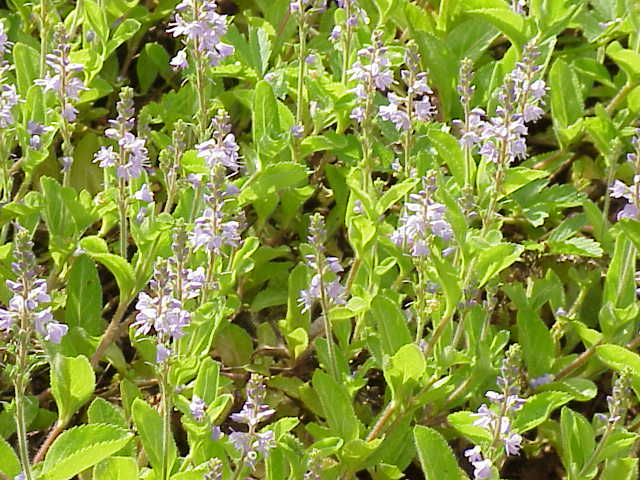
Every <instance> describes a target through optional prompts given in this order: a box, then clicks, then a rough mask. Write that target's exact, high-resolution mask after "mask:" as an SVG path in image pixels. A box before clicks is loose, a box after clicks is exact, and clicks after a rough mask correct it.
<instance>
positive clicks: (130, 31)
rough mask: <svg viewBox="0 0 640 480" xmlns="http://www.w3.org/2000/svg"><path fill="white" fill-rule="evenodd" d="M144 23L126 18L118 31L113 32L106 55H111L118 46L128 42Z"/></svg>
mask: <svg viewBox="0 0 640 480" xmlns="http://www.w3.org/2000/svg"><path fill="white" fill-rule="evenodd" d="M141 26H142V24H141V23H140V22H139V21H138V20H135V19H133V18H127V19H125V20H124V21H123V22H122V23H121V24H120V25H118V28H116V31H115V32H113V35H112V36H111V39H110V40H109V42H108V43H107V52H106V54H105V58H106V57H110V56H111V54H112V53H113V52H114V51H115V50H116V48H118V47H119V46H120V45H121V44H122V43H123V42H126V41H127V40H129V39H130V38H131V37H133V36H134V35H135V33H136V32H137V31H138V30H139V29H140V27H141Z"/></svg>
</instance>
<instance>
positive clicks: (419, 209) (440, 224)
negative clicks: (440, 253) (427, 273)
mask: <svg viewBox="0 0 640 480" xmlns="http://www.w3.org/2000/svg"><path fill="white" fill-rule="evenodd" d="M429 182H430V180H428V179H427V178H426V177H425V178H424V179H423V183H424V185H425V188H424V189H423V190H422V191H420V192H419V193H417V194H411V195H410V196H409V199H410V200H411V201H410V202H407V203H406V204H405V211H404V213H403V214H402V216H401V217H400V221H399V225H398V228H397V229H396V230H395V231H394V232H393V234H391V240H392V241H393V243H395V244H396V245H397V246H399V247H405V248H408V249H409V251H410V252H411V255H412V256H414V257H424V256H427V255H429V254H430V253H431V248H430V245H431V243H432V237H433V236H436V237H439V238H441V239H442V240H444V241H446V242H448V241H450V240H451V239H452V237H453V230H452V229H451V225H450V224H449V222H448V221H447V219H446V215H445V213H446V208H445V206H444V205H443V204H441V203H437V202H435V201H433V199H432V195H431V194H432V192H433V190H434V185H432V184H431V185H430V184H429Z"/></svg>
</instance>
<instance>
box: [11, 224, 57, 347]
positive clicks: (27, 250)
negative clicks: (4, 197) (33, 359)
mask: <svg viewBox="0 0 640 480" xmlns="http://www.w3.org/2000/svg"><path fill="white" fill-rule="evenodd" d="M13 244H14V257H15V262H13V263H12V265H11V267H12V270H13V272H14V273H15V274H16V276H17V279H16V281H13V280H7V281H6V285H7V288H8V289H9V291H10V292H11V293H12V294H13V295H12V297H11V300H9V303H8V305H7V308H6V309H5V308H0V330H4V331H6V332H11V331H13V330H16V329H17V331H15V332H14V333H16V334H17V333H20V334H22V335H24V334H26V335H30V334H31V333H30V332H31V331H32V329H35V331H36V332H38V333H39V334H40V335H42V337H43V338H44V339H45V340H46V341H48V342H51V343H56V344H58V343H60V342H61V341H62V337H64V336H65V335H66V333H67V331H68V327H67V325H64V324H62V323H59V322H57V321H55V320H54V319H53V314H52V313H51V307H46V308H44V309H43V308H42V306H43V304H44V303H49V302H50V301H51V297H50V296H49V294H48V293H47V282H46V280H42V279H38V278H36V274H37V269H36V259H35V255H34V254H33V251H32V250H33V242H32V241H31V240H30V238H29V234H28V232H27V230H26V229H24V228H22V227H21V226H20V225H17V224H16V233H15V238H14V242H13Z"/></svg>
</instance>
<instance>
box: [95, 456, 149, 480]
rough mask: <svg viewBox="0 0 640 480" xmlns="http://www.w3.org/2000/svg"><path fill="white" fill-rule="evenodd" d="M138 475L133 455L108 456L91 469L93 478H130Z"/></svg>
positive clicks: (108, 479) (127, 479)
mask: <svg viewBox="0 0 640 480" xmlns="http://www.w3.org/2000/svg"><path fill="white" fill-rule="evenodd" d="M134 478H139V477H138V464H137V463H136V459H135V458H133V457H110V458H107V459H105V460H103V461H102V462H100V463H98V464H97V465H96V466H95V468H94V469H93V480H132V479H134Z"/></svg>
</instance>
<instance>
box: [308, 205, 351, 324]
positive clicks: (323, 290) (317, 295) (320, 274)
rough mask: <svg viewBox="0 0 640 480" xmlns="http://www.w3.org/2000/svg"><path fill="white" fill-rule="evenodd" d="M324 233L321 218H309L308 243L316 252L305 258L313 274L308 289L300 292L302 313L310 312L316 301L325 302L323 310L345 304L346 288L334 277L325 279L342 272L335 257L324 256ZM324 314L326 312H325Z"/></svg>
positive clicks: (317, 216)
mask: <svg viewBox="0 0 640 480" xmlns="http://www.w3.org/2000/svg"><path fill="white" fill-rule="evenodd" d="M325 238H326V231H325V227H324V220H323V218H322V217H321V216H320V215H318V214H316V215H314V216H313V217H311V224H310V226H309V237H308V241H309V243H310V244H311V245H312V246H313V247H314V250H315V251H316V254H315V255H309V256H307V257H306V262H307V266H308V267H309V268H310V269H311V270H312V271H314V272H315V274H314V275H313V277H312V278H311V282H310V284H309V288H308V289H305V290H302V291H300V297H299V299H298V302H299V303H300V305H302V307H303V309H302V311H303V312H307V311H309V310H311V308H312V307H313V305H314V304H315V302H316V301H321V302H322V301H325V300H326V301H327V302H328V304H327V305H323V308H324V309H326V308H330V307H331V306H332V305H344V304H345V303H346V300H345V296H346V288H345V287H343V286H342V284H341V283H340V279H339V278H338V277H335V278H334V279H332V280H329V279H328V278H327V277H329V275H330V274H331V273H333V274H334V275H335V274H337V273H340V272H342V271H343V268H342V265H341V264H340V260H339V259H338V258H336V257H327V256H325V253H324V252H325V247H324V241H325ZM325 314H326V312H325Z"/></svg>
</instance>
